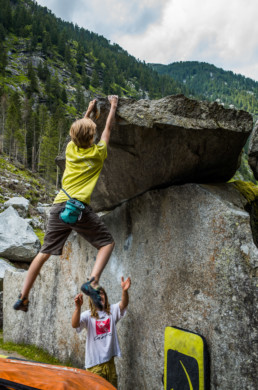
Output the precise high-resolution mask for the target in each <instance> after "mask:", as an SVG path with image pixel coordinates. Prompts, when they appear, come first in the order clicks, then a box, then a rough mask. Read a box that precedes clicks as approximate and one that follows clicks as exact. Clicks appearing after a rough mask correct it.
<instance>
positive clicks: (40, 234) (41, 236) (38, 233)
mask: <svg viewBox="0 0 258 390" xmlns="http://www.w3.org/2000/svg"><path fill="white" fill-rule="evenodd" d="M34 233H35V234H36V236H38V239H39V241H40V243H41V245H43V242H44V236H45V233H44V232H43V230H41V229H39V228H37V229H34Z"/></svg>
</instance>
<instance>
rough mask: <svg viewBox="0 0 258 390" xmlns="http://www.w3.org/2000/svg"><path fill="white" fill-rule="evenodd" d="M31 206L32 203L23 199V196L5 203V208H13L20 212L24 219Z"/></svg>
mask: <svg viewBox="0 0 258 390" xmlns="http://www.w3.org/2000/svg"><path fill="white" fill-rule="evenodd" d="M29 204H30V202H29V200H28V199H26V198H23V197H22V196H17V197H14V198H11V199H9V200H8V201H7V202H5V203H4V206H5V208H8V207H9V206H12V207H13V208H14V209H15V210H17V211H18V213H19V215H20V216H21V217H22V218H26V217H27V214H28V210H29Z"/></svg>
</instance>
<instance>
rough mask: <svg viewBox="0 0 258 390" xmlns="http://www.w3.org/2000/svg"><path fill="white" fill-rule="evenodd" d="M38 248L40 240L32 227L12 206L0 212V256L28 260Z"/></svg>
mask: <svg viewBox="0 0 258 390" xmlns="http://www.w3.org/2000/svg"><path fill="white" fill-rule="evenodd" d="M39 249H40V241H39V239H38V237H37V236H36V234H35V233H34V231H33V229H32V227H31V226H30V225H29V224H28V222H27V221H25V219H23V218H21V217H20V216H19V214H18V212H17V211H16V210H15V209H14V208H13V207H12V206H10V207H8V209H7V210H5V211H4V212H3V213H1V214H0V256H3V257H5V258H6V259H8V260H13V261H24V262H29V261H31V260H32V259H33V258H34V257H35V256H36V254H37V253H38V251H39Z"/></svg>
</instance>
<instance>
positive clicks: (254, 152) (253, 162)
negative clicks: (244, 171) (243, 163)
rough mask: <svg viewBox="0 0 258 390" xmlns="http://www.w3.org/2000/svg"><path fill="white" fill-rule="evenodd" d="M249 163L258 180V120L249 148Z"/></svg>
mask: <svg viewBox="0 0 258 390" xmlns="http://www.w3.org/2000/svg"><path fill="white" fill-rule="evenodd" d="M248 163H249V165H250V167H251V169H252V171H253V173H254V177H255V179H256V180H258V121H257V122H256V123H255V126H254V129H253V132H252V135H251V139H250V143H249V150H248Z"/></svg>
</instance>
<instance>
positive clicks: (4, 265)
mask: <svg viewBox="0 0 258 390" xmlns="http://www.w3.org/2000/svg"><path fill="white" fill-rule="evenodd" d="M7 269H9V270H11V271H13V272H15V271H16V269H15V267H13V266H12V265H11V264H10V263H9V262H8V261H6V260H4V259H1V258H0V329H3V282H4V275H5V271H6V270H7Z"/></svg>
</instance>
